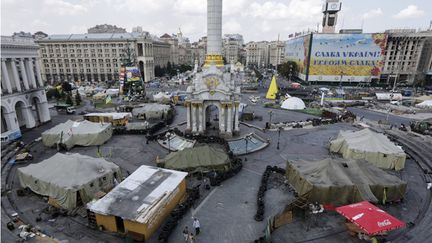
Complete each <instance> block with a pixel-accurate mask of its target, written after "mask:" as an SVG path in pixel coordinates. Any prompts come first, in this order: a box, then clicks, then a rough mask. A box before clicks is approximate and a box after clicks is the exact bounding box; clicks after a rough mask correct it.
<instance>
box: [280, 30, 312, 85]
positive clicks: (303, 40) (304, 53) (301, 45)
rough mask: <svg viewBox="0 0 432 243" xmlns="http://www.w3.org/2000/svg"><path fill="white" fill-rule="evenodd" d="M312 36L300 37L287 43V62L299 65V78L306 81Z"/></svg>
mask: <svg viewBox="0 0 432 243" xmlns="http://www.w3.org/2000/svg"><path fill="white" fill-rule="evenodd" d="M310 39H311V35H305V36H300V37H297V38H294V39H291V40H288V41H287V42H286V46H285V60H286V61H292V62H295V63H296V64H297V67H298V77H299V78H300V79H302V80H305V79H306V74H307V65H308V61H309V46H310Z"/></svg>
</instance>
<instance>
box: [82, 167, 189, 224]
mask: <svg viewBox="0 0 432 243" xmlns="http://www.w3.org/2000/svg"><path fill="white" fill-rule="evenodd" d="M186 175H187V173H186V172H180V171H175V170H167V169H161V168H157V167H153V166H147V165H142V166H140V167H139V168H138V169H137V170H136V171H135V172H134V173H132V174H131V175H130V176H129V177H127V178H126V179H125V180H124V181H123V182H121V183H120V184H119V185H118V186H116V187H115V188H114V189H113V190H112V191H111V192H109V193H108V194H107V195H105V197H103V198H102V199H100V200H98V201H96V202H92V203H89V204H88V208H89V209H90V210H91V211H93V212H95V213H98V214H102V215H114V216H118V217H121V218H123V219H128V220H131V221H136V222H139V223H147V222H149V221H151V220H152V218H153V216H154V215H155V213H156V212H155V211H157V209H158V208H159V207H160V206H163V205H164V203H166V202H167V201H166V200H168V199H169V198H170V197H171V194H172V193H173V192H174V191H175V189H176V188H177V187H178V186H179V184H180V183H181V182H182V181H183V180H184V178H185V177H186Z"/></svg>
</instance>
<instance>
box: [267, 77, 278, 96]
mask: <svg viewBox="0 0 432 243" xmlns="http://www.w3.org/2000/svg"><path fill="white" fill-rule="evenodd" d="M278 91H279V88H278V86H277V83H276V76H273V78H272V81H271V83H270V87H269V89H268V91H267V94H266V98H267V99H269V100H274V99H276V94H277V92H278Z"/></svg>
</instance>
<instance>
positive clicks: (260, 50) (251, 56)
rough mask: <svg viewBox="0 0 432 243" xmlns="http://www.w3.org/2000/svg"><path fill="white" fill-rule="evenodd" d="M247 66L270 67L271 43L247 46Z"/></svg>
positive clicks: (263, 42)
mask: <svg viewBox="0 0 432 243" xmlns="http://www.w3.org/2000/svg"><path fill="white" fill-rule="evenodd" d="M245 49H246V66H257V67H267V66H268V65H269V42H267V41H260V42H249V43H247V44H246V48H245Z"/></svg>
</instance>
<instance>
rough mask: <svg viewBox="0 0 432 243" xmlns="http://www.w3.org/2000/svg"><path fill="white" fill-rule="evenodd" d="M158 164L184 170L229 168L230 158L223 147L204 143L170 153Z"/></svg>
mask: <svg viewBox="0 0 432 243" xmlns="http://www.w3.org/2000/svg"><path fill="white" fill-rule="evenodd" d="M158 164H159V165H161V166H163V167H164V168H167V169H174V170H182V171H208V170H213V169H215V170H227V169H228V168H229V166H230V165H229V164H230V159H229V157H228V155H227V153H226V152H225V151H224V150H223V149H221V148H216V147H214V146H212V147H211V146H208V145H203V146H197V147H194V148H185V149H183V150H181V151H178V152H173V153H170V154H169V155H167V156H166V157H165V158H164V159H162V160H160V161H158Z"/></svg>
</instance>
